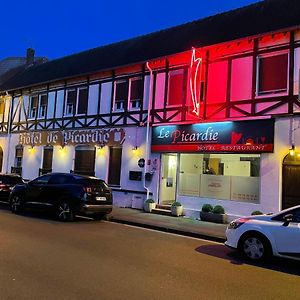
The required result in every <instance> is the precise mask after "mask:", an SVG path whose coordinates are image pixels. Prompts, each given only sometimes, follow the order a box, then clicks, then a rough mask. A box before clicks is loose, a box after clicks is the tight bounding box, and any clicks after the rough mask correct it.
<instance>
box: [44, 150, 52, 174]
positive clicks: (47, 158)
mask: <svg viewBox="0 0 300 300" xmlns="http://www.w3.org/2000/svg"><path fill="white" fill-rule="evenodd" d="M52 159H53V147H45V148H44V156H43V169H46V170H50V171H49V172H51V169H52Z"/></svg>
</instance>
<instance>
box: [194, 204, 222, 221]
mask: <svg viewBox="0 0 300 300" xmlns="http://www.w3.org/2000/svg"><path fill="white" fill-rule="evenodd" d="M200 219H201V220H202V221H207V222H214V223H227V215H226V214H225V210H224V207H223V206H221V205H216V206H215V207H212V205H210V204H203V206H202V209H201V211H200Z"/></svg>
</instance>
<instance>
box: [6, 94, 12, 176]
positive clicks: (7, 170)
mask: <svg viewBox="0 0 300 300" xmlns="http://www.w3.org/2000/svg"><path fill="white" fill-rule="evenodd" d="M5 94H6V95H5V96H6V97H10V101H9V105H10V106H9V114H8V120H7V135H8V142H7V150H6V153H7V154H6V168H5V174H7V173H10V171H9V159H10V157H9V154H10V144H11V122H12V118H11V117H12V114H13V111H12V109H13V107H12V96H10V95H9V94H8V92H6V93H5ZM5 105H6V100H5Z"/></svg>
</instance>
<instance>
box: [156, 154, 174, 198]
mask: <svg viewBox="0 0 300 300" xmlns="http://www.w3.org/2000/svg"><path fill="white" fill-rule="evenodd" d="M176 190H177V154H174V153H167V154H162V156H161V177H160V192H159V203H160V204H170V203H172V202H174V201H176Z"/></svg>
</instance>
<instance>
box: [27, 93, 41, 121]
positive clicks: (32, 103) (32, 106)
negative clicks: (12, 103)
mask: <svg viewBox="0 0 300 300" xmlns="http://www.w3.org/2000/svg"><path fill="white" fill-rule="evenodd" d="M38 103H39V98H38V95H34V96H31V97H30V99H29V114H28V117H29V119H35V118H36V117H37V111H38Z"/></svg>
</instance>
